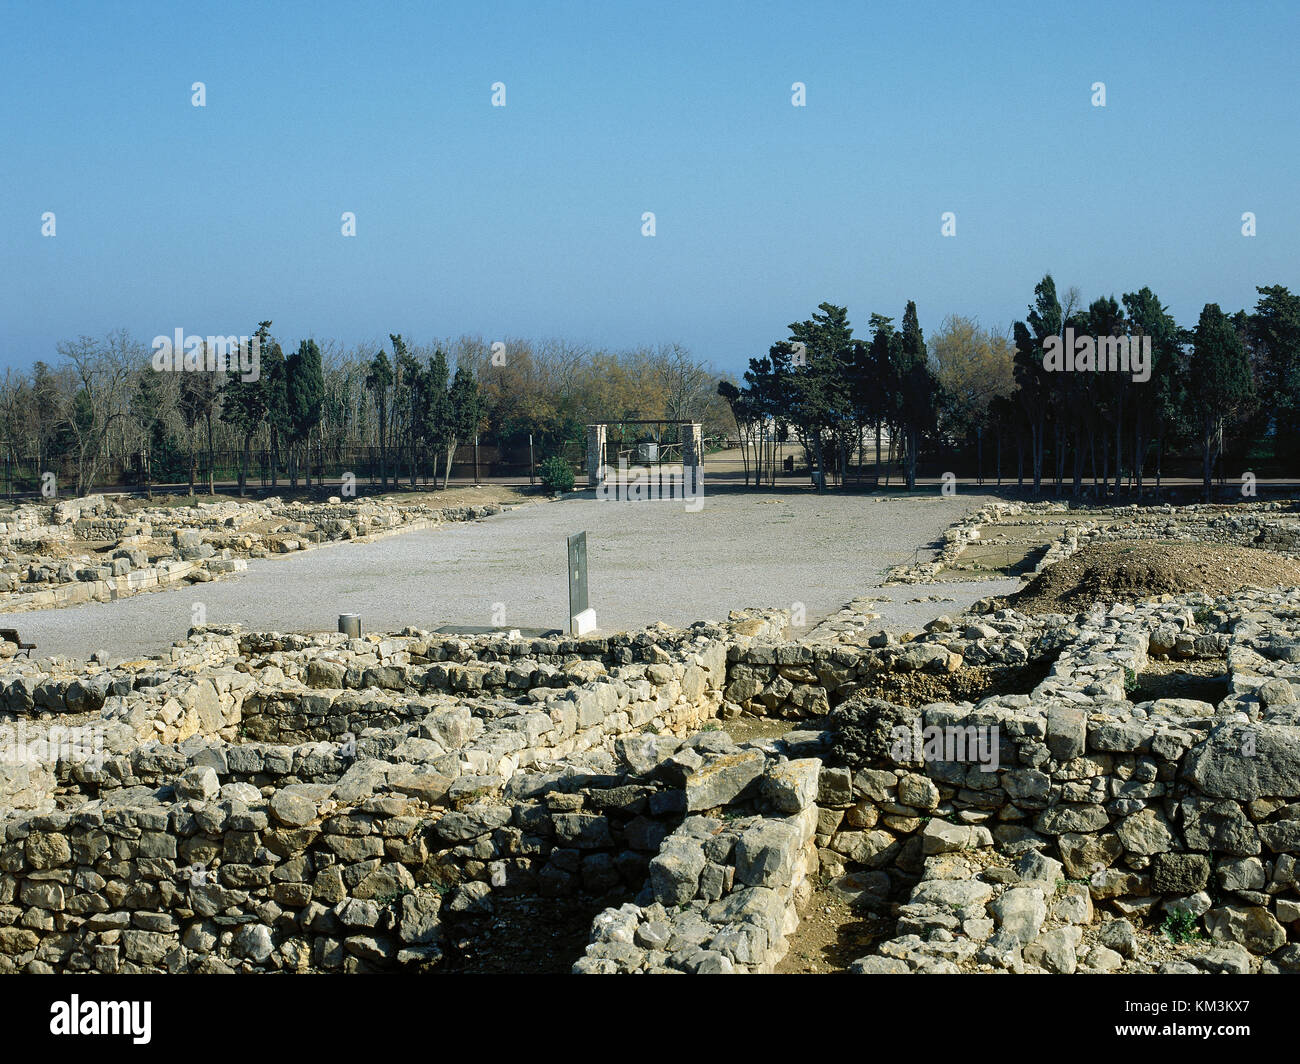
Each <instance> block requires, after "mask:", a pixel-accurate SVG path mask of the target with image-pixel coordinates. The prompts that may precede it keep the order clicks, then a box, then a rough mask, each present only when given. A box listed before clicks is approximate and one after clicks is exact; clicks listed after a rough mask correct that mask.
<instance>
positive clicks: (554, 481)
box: [537, 454, 573, 491]
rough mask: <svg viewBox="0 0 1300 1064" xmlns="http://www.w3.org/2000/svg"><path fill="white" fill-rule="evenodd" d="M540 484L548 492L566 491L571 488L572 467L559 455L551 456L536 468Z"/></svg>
mask: <svg viewBox="0 0 1300 1064" xmlns="http://www.w3.org/2000/svg"><path fill="white" fill-rule="evenodd" d="M537 473H538V475H539V476H540V477H541V478H542V484H543V486H544V487H546V489H547V490H548V491H568V490H569V489H570V488H572V487H573V466H571V465H569V463H568V462H566V461H565V460H564V459H563V458H561V457H560V456H559V455H554V454H553V455H551V457H550V458H547V459H546V460H545V461H543V462H542V464H541V465H539V466H538V467H537Z"/></svg>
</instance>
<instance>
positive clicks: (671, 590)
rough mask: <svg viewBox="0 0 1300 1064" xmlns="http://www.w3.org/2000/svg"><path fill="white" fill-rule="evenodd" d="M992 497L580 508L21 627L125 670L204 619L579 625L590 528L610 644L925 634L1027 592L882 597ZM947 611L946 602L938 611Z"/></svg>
mask: <svg viewBox="0 0 1300 1064" xmlns="http://www.w3.org/2000/svg"><path fill="white" fill-rule="evenodd" d="M989 499H990V497H989V496H984V495H963V496H957V497H955V498H954V497H948V498H945V497H943V496H941V495H939V493H938V492H936V493H935V494H934V495H933V496H925V497H912V498H902V497H876V496H835V495H827V496H823V497H818V496H815V495H811V494H791V495H776V494H774V495H758V494H749V493H743V492H735V493H727V492H723V493H718V494H712V495H708V496H707V497H706V499H705V503H704V506H703V508H702V509H700V510H699V511H698V512H694V513H691V512H688V511H687V510H686V509H685V508H684V506H683V505H682V503H681V502H680V501H678V502H671V501H656V502H642V503H629V502H616V501H607V502H597V501H596V500H594V499H593V498H591V497H590V496H589V495H586V496H583V495H575V496H572V497H570V498H567V499H565V500H563V501H561V502H557V503H549V504H545V505H532V506H525V507H520V508H517V509H514V510H510V511H508V512H506V513H503V514H500V515H498V516H495V517H492V518H489V519H487V520H484V521H480V522H473V523H465V524H448V525H443V526H442V527H439V528H436V529H430V530H426V531H417V532H410V533H406V534H403V535H398V536H393V537H390V538H387V539H382V540H379V541H377V542H373V543H343V544H336V545H331V546H325V547H321V548H319V549H317V550H312V551H307V552H303V553H301V554H296V555H290V556H287V557H284V558H276V559H262V560H254V561H252V562H250V563H249V567H248V571H247V572H246V573H242V574H239V575H237V576H234V577H232V578H230V579H226V580H221V581H216V582H213V583H207V584H196V585H192V586H188V587H185V588H181V589H178V590H174V591H161V592H156V593H150V594H143V595H136V596H134V597H131V598H127V599H123V600H122V601H119V602H114V603H92V604H89V605H85V606H77V607H73V608H68V609H58V610H46V611H40V612H33V613H24V614H21V615H18V616H15V617H14V618H13V623H14V624H16V625H17V627H18V628H19V630H20V631H21V632H22V634H23V637H24V638H25V639H30V640H34V641H35V642H36V643H37V646H38V650H37V654H39V655H48V654H61V655H68V656H73V657H81V658H84V657H86V656H88V655H90V654H91V653H93V652H94V651H96V650H103V651H106V652H107V653H108V654H109V655H110V657H112V658H113V659H115V660H116V659H119V658H122V657H136V656H140V655H144V654H147V653H153V652H157V651H159V650H162V649H165V648H166V647H167V646H168V645H169V644H170V643H171V642H172V641H174V640H176V639H182V638H184V636H185V632H186V630H187V629H188V628H189V627H190V625H191V624H192V623H194V617H195V606H196V604H200V603H201V604H202V606H203V608H204V610H205V611H206V618H207V623H209V624H227V623H232V622H239V623H242V624H244V625H245V626H247V627H249V628H254V629H260V630H275V631H285V632H287V631H318V630H333V629H334V627H335V624H336V621H337V615H338V614H340V613H358V614H360V615H361V618H362V623H363V625H364V627H365V628H366V630H372V631H373V630H395V629H398V628H401V627H404V626H406V625H415V626H417V627H420V628H425V629H434V628H437V627H440V626H442V625H445V624H462V625H492V624H504V625H507V626H512V627H523V628H565V627H566V625H567V596H568V592H567V584H566V581H565V545H564V541H565V537H566V536H567V535H569V534H571V533H575V532H579V531H583V530H585V531H586V532H587V542H588V560H589V571H590V586H591V604H592V606H593V608H594V609H595V611H596V616H597V620H598V622H599V624H600V627H601V630H604V631H616V630H620V629H628V628H639V627H643V626H644V625H647V624H651V623H653V622H655V621H665V622H667V623H669V624H672V625H686V624H690V623H691V622H693V621H696V620H709V619H714V620H721V619H723V618H725V616H726V614H727V612H728V611H729V610H732V609H736V608H741V607H748V606H782V607H791V606H793V605H794V604H795V603H803V605H804V608H805V611H806V615H807V622H808V624H809V625H810V626H811V625H813V624H815V623H817V622H818V621H819V620H821V619H822V618H824V617H825V616H826V615H828V614H830V613H833V612H834V611H835V610H837V609H838V608H839V607H841V606H842V605H843V604H844V603H846V602H848V601H849V600H850V599H853V598H855V597H858V596H862V595H864V594H869V593H870V594H879V595H881V596H883V597H887V598H889V599H891V600H892V601H891V602H881V603H880V604H879V605H878V607H877V609H878V611H879V612H880V613H881V614H882V621H881V624H882V626H885V627H890V628H893V629H900V630H901V629H904V628H913V627H917V626H919V625H920V624H923V623H924V622H925V621H927V620H929V619H931V618H933V617H935V616H937V615H939V614H941V613H953V612H957V611H959V610H960V609H962V608H963V607H964V606H966V605H968V604H969V603H970V602H972V601H974V600H975V599H977V598H981V597H983V596H985V595H990V594H1005V593H1007V592H1009V591H1012V590H1014V589H1015V587H1016V586H1017V582H1016V581H1010V580H993V581H975V582H969V583H951V582H947V583H943V584H939V585H931V586H904V587H893V588H888V589H884V590H881V591H878V592H877V591H874V589H876V588H878V586H879V584H880V582H881V580H882V579H883V577H884V573H885V571H886V570H887V569H888V567H889V566H891V565H896V564H899V563H901V562H904V561H911V560H912V559H913V557H914V556H915V554H916V550H917V548H922V551H921V555H920V557H921V558H922V559H925V558H928V557H930V556H931V555H932V554H933V551H932V550H930V549H929V548H930V547H931V546H932V545H933V544H934V542H935V540H936V539H937V538H938V537H939V536H940V535H941V534H942V532H943V530H944V529H945V528H946V527H948V525H950V524H951V523H953V522H954V521H956V520H957V519H959V518H960V517H961V516H962V514H963V513H964V512H965V511H966V510H968V509H971V508H976V507H978V506H980V505H982V504H984V503H985V502H987V501H989ZM932 596H937V597H939V598H940V601H933V600H931V601H916V600H918V599H921V600H925V599H928V598H931V597H932Z"/></svg>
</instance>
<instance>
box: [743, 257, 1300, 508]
mask: <svg viewBox="0 0 1300 1064" xmlns="http://www.w3.org/2000/svg"><path fill="white" fill-rule="evenodd" d="M1257 292H1258V295H1259V299H1258V301H1257V303H1256V305H1255V307H1254V308H1253V309H1252V310H1249V311H1248V310H1239V311H1236V312H1235V313H1232V314H1228V313H1225V312H1224V311H1223V310H1222V309H1220V307H1219V306H1218V305H1217V304H1213V303H1207V304H1206V305H1205V307H1204V308H1203V310H1202V311H1201V313H1200V316H1199V318H1198V320H1197V322H1196V324H1195V326H1194V327H1190V328H1187V327H1183V326H1180V325H1179V324H1178V323H1177V322H1176V321H1175V320H1174V318H1173V317H1172V316H1171V315H1170V313H1169V311H1168V308H1167V307H1166V306H1165V304H1164V303H1162V302H1161V301H1160V299H1159V298H1158V297H1157V296H1156V295H1155V293H1154V292H1152V290H1151V289H1150V288H1147V287H1144V288H1141V289H1139V290H1138V291H1136V292H1128V293H1125V294H1123V295H1122V296H1121V297H1120V298H1119V299H1118V300H1117V299H1116V298H1115V297H1114V296H1104V297H1101V298H1098V299H1096V300H1094V301H1092V302H1091V303H1089V304H1087V305H1086V306H1085V305H1084V304H1083V302H1082V300H1081V298H1080V296H1079V292H1078V289H1076V288H1071V289H1069V290H1068V291H1067V292H1065V293H1064V294H1059V293H1058V291H1057V287H1056V283H1055V281H1054V280H1053V278H1052V277H1051V275H1050V274H1049V275H1047V276H1045V277H1044V278H1043V279H1042V280H1041V281H1040V282H1039V283H1038V285H1037V286H1035V289H1034V296H1033V300H1032V302H1031V303H1030V304H1029V306H1028V310H1027V313H1026V315H1025V317H1024V318H1023V319H1022V320H1020V321H1016V322H1014V323H1013V325H1012V327H1011V329H1010V330H1008V331H1005V332H1003V331H999V330H996V329H994V330H990V329H985V328H983V327H982V326H980V325H979V324H978V323H977V322H975V321H973V320H971V319H969V318H965V317H961V316H950V317H948V318H947V319H946V320H945V321H944V323H943V325H942V327H941V328H940V329H939V330H938V332H937V333H935V334H934V335H933V337H932V338H931V340H930V342H929V343H928V344H927V342H926V339H925V337H924V335H923V333H922V330H921V327H920V324H919V321H918V318H917V311H916V304H915V303H914V302H909V303H908V304H907V306H906V308H905V310H904V312H903V315H902V321H901V324H900V325H899V326H898V327H895V325H894V320H893V319H892V318H888V317H885V316H882V315H880V314H872V315H871V316H870V319H869V325H868V329H869V338H857V337H854V335H853V328H852V326H851V324H850V323H849V319H848V311H847V309H846V308H845V307H841V306H836V305H834V304H831V303H822V304H821V305H820V306H819V307H818V308H817V310H816V311H815V312H814V313H813V314H812V316H811V317H810V318H808V319H807V320H805V321H801V322H795V323H792V324H791V325H790V326H789V334H788V336H787V338H785V339H783V340H781V341H778V342H777V343H775V344H773V345H772V346H771V347H770V348H769V350H768V353H767V354H766V355H765V356H761V357H756V358H752V359H750V361H749V368H748V370H747V371H746V372H745V373H744V377H743V383H737V382H735V381H731V380H726V379H724V380H722V381H720V382H719V384H718V394H719V395H720V396H721V397H722V398H723V399H725V400H726V402H727V403H728V406H729V408H730V409H731V411H732V413H733V416H734V419H735V422H736V426H737V429H738V432H739V435H740V440H741V447H742V454H743V457H744V464H745V479H746V483H749V481H750V479H751V477H752V479H753V481H754V483H759V484H761V483H772V482H774V480H775V475H776V468H775V464H776V454H777V444H778V443H779V442H780V441H784V440H790V441H792V442H795V443H797V444H798V445H801V446H802V448H803V451H804V454H805V457H806V460H807V463H808V466H809V468H810V469H812V470H821V471H823V472H828V471H829V472H842V471H846V470H848V469H849V468H850V466H851V462H852V458H853V457H854V456H857V458H858V460H859V462H862V461H864V457H863V456H864V455H865V454H867V453H868V452H869V450H870V447H869V442H870V439H871V437H873V436H874V442H875V465H876V468H877V469H879V468H880V467H881V441H882V436H883V437H884V438H886V439H888V441H889V448H890V452H891V459H895V458H896V459H897V461H898V462H899V463H900V464H901V467H902V472H903V478H904V481H905V483H906V485H907V487H908V488H912V487H914V486H915V483H916V475H917V465H918V461H919V460H921V459H922V457H925V458H926V459H927V460H933V462H934V463H935V464H937V465H938V467H939V468H940V469H944V470H945V471H946V470H947V469H949V468H951V466H952V465H953V464H954V463H955V462H956V461H963V462H965V463H966V464H967V466H968V467H973V471H974V472H975V475H976V478H977V479H978V481H979V482H980V483H983V482H984V475H985V469H986V449H987V448H986V443H988V442H991V443H992V450H993V451H994V454H995V461H996V468H997V478H998V483H999V484H1000V483H1001V482H1002V467H1003V453H1004V450H1006V451H1007V452H1010V451H1014V453H1015V461H1016V480H1017V483H1018V485H1020V486H1021V487H1024V486H1025V483H1026V479H1028V481H1029V483H1030V485H1031V486H1032V489H1033V491H1034V492H1035V493H1041V492H1042V491H1043V490H1044V487H1045V485H1047V484H1049V483H1050V484H1051V485H1052V486H1053V487H1054V491H1055V494H1056V495H1058V496H1059V495H1063V494H1064V493H1065V492H1066V491H1068V492H1069V494H1071V495H1073V496H1076V497H1077V496H1080V495H1082V494H1083V493H1084V491H1085V490H1088V491H1090V492H1091V493H1092V494H1094V495H1097V496H1117V495H1119V494H1120V493H1121V491H1123V490H1125V487H1126V486H1127V488H1128V490H1130V491H1132V492H1134V493H1135V494H1136V496H1137V497H1138V498H1139V499H1140V498H1142V497H1143V495H1144V492H1145V491H1146V490H1147V486H1148V482H1149V476H1148V474H1149V471H1150V468H1151V466H1152V465H1153V464H1154V473H1155V481H1156V484H1155V490H1156V491H1157V492H1158V491H1159V489H1160V482H1161V477H1162V473H1163V470H1164V467H1165V463H1166V460H1167V459H1171V458H1172V459H1175V460H1177V461H1180V462H1184V463H1186V462H1190V461H1192V460H1196V462H1197V465H1198V466H1199V473H1200V476H1201V479H1202V484H1203V488H1204V493H1205V497H1206V498H1207V499H1208V498H1209V497H1210V493H1211V489H1212V484H1213V481H1214V478H1215V475H1216V472H1217V475H1218V477H1219V479H1220V480H1221V481H1222V480H1223V478H1224V477H1225V476H1226V475H1227V468H1228V466H1231V468H1232V470H1233V472H1232V475H1233V476H1234V477H1235V476H1240V475H1242V474H1244V473H1245V472H1247V471H1248V468H1249V464H1250V463H1254V462H1264V463H1266V464H1268V463H1271V464H1272V465H1273V466H1274V467H1275V468H1276V469H1277V470H1279V471H1281V472H1285V473H1294V472H1295V471H1296V470H1297V467H1298V465H1300V463H1298V462H1297V460H1298V459H1300V419H1298V418H1297V414H1298V413H1300V410H1298V409H1297V408H1298V407H1300V296H1297V295H1295V294H1293V293H1291V292H1290V291H1289V290H1288V289H1287V288H1285V287H1284V286H1281V285H1271V286H1267V287H1260V288H1258V289H1257ZM1052 337H1056V338H1059V339H1060V340H1061V342H1062V344H1064V342H1065V341H1066V340H1075V341H1076V342H1078V343H1080V345H1081V347H1080V350H1082V344H1083V342H1084V341H1083V340H1082V339H1081V338H1083V337H1088V338H1092V339H1089V340H1088V341H1087V343H1088V344H1089V345H1090V346H1089V350H1091V349H1092V346H1091V345H1092V344H1093V339H1095V340H1096V344H1095V346H1096V348H1097V350H1098V351H1100V350H1102V349H1108V350H1116V349H1118V348H1119V346H1120V345H1119V344H1118V343H1117V342H1114V341H1112V340H1110V339H1106V340H1104V341H1103V339H1102V338H1115V340H1116V341H1117V340H1119V339H1120V338H1123V342H1124V344H1125V345H1127V344H1129V343H1130V342H1131V343H1132V344H1133V345H1134V351H1135V352H1136V351H1137V350H1139V349H1141V350H1142V351H1148V350H1149V351H1150V364H1149V366H1146V367H1144V370H1145V373H1144V374H1138V373H1136V372H1128V371H1127V370H1128V367H1127V366H1126V367H1125V371H1119V370H1118V368H1114V369H1106V370H1098V369H1095V368H1094V365H1095V363H1094V362H1093V360H1092V359H1091V356H1090V357H1089V360H1088V361H1087V362H1086V363H1085V362H1084V361H1083V356H1082V355H1080V365H1081V366H1087V368H1082V369H1079V370H1077V371H1063V370H1061V369H1060V368H1059V367H1057V366H1055V365H1053V364H1052V363H1051V361H1050V360H1048V362H1047V363H1046V364H1045V359H1044V352H1045V350H1048V349H1049V348H1052V347H1053V346H1054V344H1053V343H1052V341H1050V338H1052ZM1124 350H1127V347H1125V348H1124ZM1135 357H1136V355H1135ZM1070 365H1073V352H1071V359H1070ZM1139 377H1141V379H1139ZM1088 480H1091V485H1090V486H1085V482H1086V481H1088Z"/></svg>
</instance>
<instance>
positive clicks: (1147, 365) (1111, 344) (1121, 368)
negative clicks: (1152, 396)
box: [1043, 328, 1151, 384]
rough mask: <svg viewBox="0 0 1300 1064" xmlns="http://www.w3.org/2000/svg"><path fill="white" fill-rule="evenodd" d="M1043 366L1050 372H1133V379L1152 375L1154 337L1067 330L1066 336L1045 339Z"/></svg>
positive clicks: (1140, 379) (1139, 380)
mask: <svg viewBox="0 0 1300 1064" xmlns="http://www.w3.org/2000/svg"><path fill="white" fill-rule="evenodd" d="M1043 369H1045V370H1047V372H1048V373H1062V372H1064V373H1094V372H1095V373H1132V374H1133V382H1134V383H1135V384H1142V383H1144V382H1146V381H1149V380H1150V379H1151V337H1150V336H1142V337H1139V338H1137V339H1134V338H1133V337H1131V336H1096V337H1094V336H1080V337H1079V338H1078V339H1075V335H1074V329H1073V328H1068V329H1066V330H1065V336H1064V338H1062V337H1060V336H1056V335H1053V336H1048V337H1046V338H1045V339H1044V340H1043Z"/></svg>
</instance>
